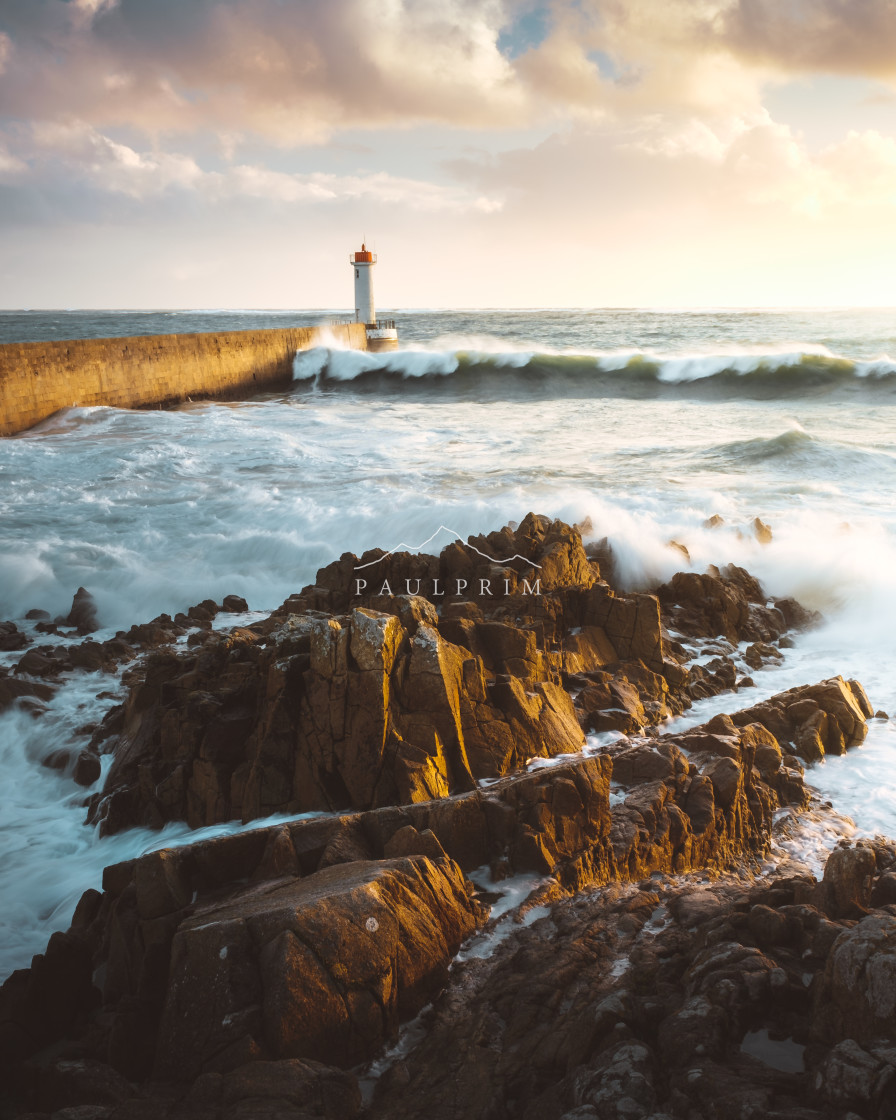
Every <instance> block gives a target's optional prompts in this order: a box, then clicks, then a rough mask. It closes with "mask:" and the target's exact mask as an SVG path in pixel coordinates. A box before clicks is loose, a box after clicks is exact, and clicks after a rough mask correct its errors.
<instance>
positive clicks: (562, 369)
mask: <svg viewBox="0 0 896 1120" xmlns="http://www.w3.org/2000/svg"><path fill="white" fill-rule="evenodd" d="M477 341H478V342H480V345H481V341H482V340H477ZM293 374H294V380H295V381H296V383H297V386H300V387H301V388H302V389H303V390H307V389H314V390H318V391H321V390H325V391H331V392H338V391H346V390H349V391H351V392H355V393H381V392H386V393H388V392H390V391H399V390H400V391H401V392H402V393H403V394H407V393H408V392H412V393H414V394H429V393H439V394H447V395H454V396H469V397H472V398H476V399H481V398H485V399H489V398H492V399H507V398H515V397H519V396H547V397H555V396H562V397H582V398H593V397H605V396H606V397H621V398H632V399H659V398H668V397H690V398H697V399H701V400H707V399H714V398H718V399H727V398H731V397H741V398H744V399H748V400H750V399H752V400H777V399H800V398H806V397H821V396H829V395H832V394H843V393H856V392H866V393H867V392H873V393H875V394H878V395H879V394H881V393H885V394H887V393H896V361H894V360H893V359H891V358H890V357H889V356H887V355H882V356H881V357H878V358H875V359H873V360H871V361H865V360H855V359H851V358H848V357H844V356H841V355H837V354H833V353H831V352H830V351H828V350H826V349H825V348H824V347H821V346H808V345H807V346H805V347H801V348H799V349H794V350H788V351H781V352H777V351H774V350H771V351H765V352H762V351H760V352H755V353H752V352H746V353H744V352H741V353H719V354H690V355H688V354H684V355H668V356H663V355H659V354H653V353H650V352H649V351H643V350H631V351H620V352H607V353H601V352H593V353H569V352H551V351H538V350H513V349H454V348H445V349H424V348H420V349H407V350H397V351H395V352H393V353H387V354H369V353H364V352H361V351H353V350H341V349H328V348H318V349H315V350H308V351H302V352H300V353H298V354H296V357H295V361H294V369H293Z"/></svg>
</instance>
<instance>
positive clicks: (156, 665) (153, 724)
mask: <svg viewBox="0 0 896 1120" xmlns="http://www.w3.org/2000/svg"><path fill="white" fill-rule="evenodd" d="M399 610H400V611H404V612H405V613H406V614H407V612H410V615H409V616H408V617H410V616H413V615H414V614H415V611H416V616H419V617H415V624H416V628H415V630H414V632H413V634H410V633H409V632H408V631H407V630H406V629H405V627H404V626H403V625H402V622H401V620H400V616H399V615H396V614H387V613H383V612H379V611H373V610H371V609H369V608H364V607H359V608H356V609H355V610H354V611H353V612H352V613H351V615H350V616H348V618H343V619H341V620H340V619H334V618H330V619H327V618H322V617H320V616H307V615H304V616H299V615H295V616H288V617H287V619H286V620H285V621H284V623H283V625H282V626H281V628H280V630H278V631H277V632H276V633H274V634H272V635H271V640H270V643H269V645H268V647H267V648H265V649H262V648H260V647H259V645H258V643H257V640H256V638H257V635H254V634H251V632H250V634H249V635H248V636H243V635H241V634H231V635H230V636H229V637H228V638H227V639H226V640H225V641H215V642H214V643H213V644H212V643H209V644H207V646H206V647H205V648H204V649H203V651H202V652H201V653H198V654H194V655H192V656H187V657H183V656H177V655H174V654H173V653H169V652H160V653H159V654H155V655H153V656H152V657H151V658H150V659H149V661H148V662H147V670H146V677H145V680H144V682H143V683H142V684H141V685H139V686H138V687H137V688H136V689H135V690H134V691H133V692H132V694H131V696H130V697H129V699H128V701H127V704H126V709H125V717H124V728H123V732H122V736H121V739H120V741H119V744H118V747H117V749H116V759H115V762H114V764H113V766H112V769H111V771H110V774H109V778H108V780H107V784H106V790H105V794H106V797H107V799H108V801H107V803H106V804H105V805H104V807H103V810H102V811H103V812H104V813H105V814H106V823H105V826H104V827H105V829H106V830H107V831H115V830H117V829H118V828H121V827H123V826H126V825H128V824H132V823H142V824H148V825H150V826H153V825H158V824H161V823H162V822H163V821H165V820H170V819H177V818H185V819H187V820H188V821H189V822H190V823H191V824H192V825H193V826H194V827H196V826H199V825H201V824H210V823H213V822H216V821H221V820H227V819H230V818H231V817H234V816H242V817H243V819H251V818H252V817H256V816H263V815H265V814H268V813H273V812H278V811H292V812H296V811H302V810H308V809H329V808H346V807H357V808H365V807H368V806H371V805H378V804H388V803H395V802H398V803H409V802H414V801H427V800H430V799H432V798H433V797H442V796H446V795H447V794H448V793H449V792H452V791H458V790H461V791H462V790H465V789H471V788H472V787H473V784H474V779H475V778H479V777H500V776H501V775H503V774H506V773H507V772H508V771H510V770H512V769H518V768H520V767H521V766H523V765H524V764H525V762H526V761H527V760H528V759H529V758H532V757H539V756H541V757H550V756H551V755H554V754H558V753H561V752H564V751H570V750H575V749H576V748H577V747H578V746H579V745H580V744H581V743H582V741H583V736H582V732H581V729H580V727H579V724H578V721H577V718H576V715H575V711H574V709H573V705H572V702H571V701H570V698H569V696H568V694H567V693H566V692H565V691H564V690H563V689H561V688H560V687H559V686H557V685H555V684H554V683H553V682H551V681H549V680H537V681H536V680H533V679H532V678H533V676H534V675H535V660H534V637H533V635H532V634H531V632H529V631H524V630H518V629H515V628H513V627H510V626H508V625H505V624H482V631H483V634H482V638H481V640H482V642H483V643H484V644H487V645H488V646H489V647H490V649H491V654H490V656H491V658H492V659H493V664H496V665H497V666H498V667H499V668H500V669H501V670H502V672H501V674H499V676H498V678H497V679H494V680H492V681H489V680H487V677H486V669H485V666H484V662H483V661H482V659H481V658H480V657H478V656H476V655H473V654H471V653H470V652H469V651H468V650H466V649H465V648H464V647H462V646H456V645H453V644H452V643H450V642H447V641H445V640H444V638H443V637H442V636H441V635H440V633H439V632H438V631H437V630H436V629H435V628H434V627H432V626H431V625H430V624H429V623H428V622H425V621H423V619H424V618H425V617H429V608H428V607H426V608H424V607H423V606H421V607H420V609H419V610H418V609H417V608H415V606H414V604H413V603H411V602H409V601H407V600H405V601H403V602H402V603H401V604H399ZM477 625H478V624H477ZM513 673H521V674H525V676H521V677H518V676H515V675H512V674H513ZM177 712H179V715H178V716H177V717H176V718H175V713H177ZM147 768H148V770H147ZM145 773H152V774H153V783H152V786H151V787H149V788H147V786H146V784H145V782H143V781H142V780H141V779H140V777H139V775H140V774H145Z"/></svg>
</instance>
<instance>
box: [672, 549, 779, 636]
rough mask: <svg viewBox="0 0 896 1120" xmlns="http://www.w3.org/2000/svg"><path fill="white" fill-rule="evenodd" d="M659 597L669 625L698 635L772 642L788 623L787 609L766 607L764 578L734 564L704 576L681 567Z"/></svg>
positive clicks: (690, 634) (683, 632)
mask: <svg viewBox="0 0 896 1120" xmlns="http://www.w3.org/2000/svg"><path fill="white" fill-rule="evenodd" d="M657 596H658V598H659V600H660V603H661V604H662V606H663V611H664V613H665V615H666V616H667V618H668V625H669V627H670V628H672V629H675V630H677V631H679V632H680V633H682V634H686V635H688V636H690V637H694V638H701V637H708V638H711V637H716V636H722V637H724V638H726V639H727V640H728V641H729V642H732V643H734V644H737V643H738V642H741V641H750V642H766V643H767V642H771V641H773V640H775V639H776V638H778V637H780V635H782V634H783V633H784V631H785V630H786V629H787V628H788V623H787V621H786V619H785V617H784V614H783V612H782V611H781V610H779V609H778V608H777V607H768V606H766V597H765V594H764V593H763V591H762V588H761V587H760V585H759V583H758V582H757V581H756V580H755V579H753V577H752V576H750V575H749V574H748V573H747V572H745V571H744V569H743V568H738V567H737V566H735V565H733V564H731V565H729V566H728V567H727V568H725V569H724V571H722V572H719V571H718V570H715V569H713V570H712V571H710V572H708V573H706V574H704V575H700V574H698V573H697V572H679V573H678V574H677V575H675V576H673V577H672V579H671V580H670V581H669V583H667V584H664V585H663V586H662V587H660V588H658V589H657Z"/></svg>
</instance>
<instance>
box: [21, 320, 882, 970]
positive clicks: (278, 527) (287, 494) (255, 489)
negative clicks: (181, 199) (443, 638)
mask: <svg viewBox="0 0 896 1120" xmlns="http://www.w3.org/2000/svg"><path fill="white" fill-rule="evenodd" d="M390 314H394V315H395V317H396V319H397V320H398V325H399V329H400V332H401V339H402V349H401V350H400V351H398V352H396V353H393V354H386V355H379V356H375V355H368V354H360V353H357V352H352V351H345V350H339V349H336V348H322V349H319V350H315V351H309V352H306V353H303V354H299V355H297V356H296V362H295V381H294V383H293V385H292V386H291V387H290V388H289V389H288V390H286V391H282V392H278V393H270V394H266V395H264V396H262V397H258V398H255V399H251V400H245V401H240V402H229V403H202V404H200V403H193V404H187V405H184V406H183V407H181V408H178V409H175V410H172V411H143V412H128V411H121V410H115V409H108V408H92V409H72V410H67V411H65V412H63V413H60V414H58V415H57V416H55V417H53V418H51V419H50V420H48V421H46V422H45V423H43V424H41V425H40V426H39V427H38V428H36V429H34V430H32V431H30V432H27V433H23V434H22V435H20V436H17V437H13V438H9V439H5V440H2V441H0V620H3V619H12V620H14V621H16V623H17V625H19V626H20V628H22V629H25V630H28V626H29V624H27V623H25V622H24V621H23V616H24V615H25V613H26V612H27V611H28V610H30V609H31V608H35V607H37V608H42V609H44V610H47V611H49V612H50V613H51V614H52V615H56V614H60V613H65V612H67V610H68V608H69V606H70V604H71V599H72V595H73V593H74V592H75V590H76V589H77V588H78V587H79V586H84V587H87V588H88V589H89V590H90V591H91V592H92V593H93V594H94V596H95V598H96V600H97V603H98V606H99V613H100V619H101V622H102V624H103V627H104V629H103V631H102V632H101V633H100V634H99V635H97V637H98V638H99V639H100V640H103V639H104V638H105V637H111V636H112V635H113V634H114V633H115V631H116V630H118V629H121V628H126V627H128V626H129V625H130V624H131V623H133V622H141V621H145V620H147V619H149V618H151V617H153V616H155V615H157V614H158V613H160V612H163V611H165V612H169V613H171V614H172V615H173V614H174V613H175V612H177V611H179V610H184V609H185V608H187V607H188V606H190V605H191V604H193V603H197V602H199V601H200V600H202V599H205V598H214V599H215V600H217V601H218V602H220V600H221V598H222V597H223V596H225V595H227V594H238V595H242V596H244V597H245V598H246V599H247V600H248V602H249V605H250V608H251V609H252V611H253V612H256V613H255V614H253V617H258V616H259V613H258V612H265V611H269V610H271V609H273V608H274V607H276V606H278V605H279V604H280V603H281V602H282V601H283V600H284V599H285V598H286V597H287V596H288V595H289V594H290V593H292V592H294V591H297V590H299V589H300V588H301V587H302V586H303V585H305V584H307V583H309V582H311V581H312V580H313V577H314V574H315V572H316V570H317V568H319V567H320V566H322V565H324V564H326V563H329V562H330V561H331V560H333V559H335V558H336V557H338V556H339V555H340V554H341V553H343V552H345V551H351V552H355V553H358V554H360V553H361V552H362V551H363V550H365V549H367V548H371V547H376V546H379V547H383V548H392V547H394V546H395V545H396V544H398V543H399V542H402V541H404V542H412V543H413V542H423V541H425V540H427V539H428V538H430V537H432V535H433V534H434V533H435V532H436V531H437V530H438V528H439V526H440V525H444V526H449V527H450V529H451V530H452V531H453V532H456V533H457V534H460V535H461V536H466V535H468V534H475V533H480V532H488V531H490V530H492V529H495V528H498V527H500V526H501V525H503V524H505V523H506V522H508V521H517V522H518V521H520V520H521V519H522V518H523V517H524V516H525V514H526V513H528V512H529V511H530V510H532V511H535V512H538V513H544V514H548V515H550V516H552V517H560V518H562V519H563V520H565V521H567V522H570V523H576V524H580V525H582V526H583V527H584V532H585V535H586V539H587V538H591V539H600V538H603V537H607V538H608V539H609V541H610V543H611V545H612V547H613V550H614V554H615V556H616V560H617V566H618V574H619V577H620V578H621V581H622V582H623V583H624V585H625V586H626V587H628V588H631V589H640V588H650V587H652V586H656V584H658V583H659V582H661V581H663V580H665V579H668V578H669V577H671V575H672V574H673V573H674V572H675V571H677V570H680V569H682V568H691V569H693V570H696V571H703V570H705V569H706V567H707V566H708V565H710V564H718V565H722V564H725V563H729V562H734V563H737V564H740V565H742V566H744V567H745V568H747V569H748V570H749V571H751V572H752V573H754V574H755V575H756V576H758V577H759V578H760V580H761V581H762V582H763V585H764V587H765V589H766V591H767V592H768V594H769V595H770V596H776V597H777V596H794V597H796V598H797V599H799V600H800V601H801V602H802V603H804V604H805V605H806V606H808V607H811V608H814V609H816V610H819V611H821V612H822V614H823V616H824V623H823V625H821V626H820V627H819V628H817V629H815V630H812V631H809V632H807V633H805V634H802V635H799V636H798V637H797V639H796V644H795V646H794V648H792V649H790V650H787V651H786V653H787V656H786V658H785V660H784V661H783V663H782V664H781V665H780V666H777V667H773V668H766V669H764V670H762V671H760V672H757V673H755V674H753V676H754V679H755V682H756V688H755V689H750V690H745V691H743V692H742V693H741V694H739V695H737V696H732V695H730V694H729V695H723V696H720V697H716V698H713V699H712V700H709V701H705V702H703V703H701V704H698V705H695V707H694V709H693V710H692V711H691V712H689V713H687V716H686V717H685V722H689V723H696V722H699V721H702V720H703V719H706V718H708V717H709V716H710V715H712V714H713V713H714V712H716V711H724V710H734V709H735V708H737V707H743V706H745V705H747V704H749V703H753V702H755V701H757V700H759V699H760V698H761V697H762V696H766V695H771V694H772V693H774V692H779V691H781V690H782V689H784V688H788V687H790V686H792V685H796V684H802V683H807V682H814V681H817V680H820V679H822V678H824V677H828V676H831V675H834V674H837V673H842V674H843V675H844V676H846V677H855V678H857V679H858V680H860V681H861V682H862V683H863V684H864V685H865V687H866V689H867V691H868V694H869V696H870V698H871V701H872V704H873V706H874V708H875V710H879V711H883V712H889V713H893V714H894V715H896V649H894V643H893V640H892V635H893V633H894V630H896V423H894V421H896V360H894V359H896V313H893V312H890V311H854V310H842V309H839V310H838V309H831V310H827V311H823V312H819V311H803V310H795V311H775V312H768V311H740V312H732V311H725V310H709V311H701V312H682V311H674V310H669V311H661V312H640V311H603V312H601V311H578V310H564V311H557V310H541V311H539V310H533V311H528V312H502V311H491V312H489V311H486V312H483V311H456V312H436V311H415V312H410V311H406V312H402V311H400V310H398V311H395V312H394V313H392V312H390ZM317 318H318V317H316V316H313V315H310V314H304V315H303V314H297V313H292V312H289V313H287V312H254V311H234V312H220V313H214V312H169V311H160V312H76V311H72V312H53V313H46V312H41V313H38V312H30V313H25V312H20V313H0V341H23V340H27V339H37V338H66V337H90V336H93V337H104V336H108V335H119V336H121V335H129V334H141V333H157V332H172V331H178V332H185V331H189V330H214V329H221V330H224V329H239V328H246V329H248V328H258V327H264V326H271V327H276V326H285V325H292V324H296V325H303V324H305V323H309V322H314V321H316V319H317ZM891 355H892V356H893V357H891ZM714 515H718V516H719V517H721V518H722V519H723V523H722V525H721V526H720V527H716V528H710V527H707V526H706V525H705V522H706V521H707V520H708V519H709V518H711V517H713V516H714ZM755 517H760V518H761V519H762V520H763V521H764V522H766V523H767V524H768V525H769V526H770V527H771V530H772V540H771V542H770V543H767V544H761V543H760V542H759V541H758V540H757V539H756V536H755V534H754V533H753V532H752V530H751V528H750V525H751V522H752V521H753V519H754V518H755ZM450 539H451V534H450V533H445V532H443V533H442V534H441V535H437V536H436V537H435V539H433V540H432V542H431V544H430V545H428V546H427V550H428V551H438V550H439V549H440V548H441V547H443V546H444V545H445V544H447V543H448V541H449V540H450ZM671 541H675V542H678V543H680V544H682V545H684V546H685V547H686V548H687V550H688V552H689V555H690V561H689V562H688V561H686V560H685V559H684V557H683V555H682V553H681V551H680V550H679V549H678V548H676V547H674V546H673V545H671V544H670V542H671ZM231 621H233V622H236V621H239V620H238V619H236V618H234V619H232V620H231ZM54 640H55V639H54ZM20 656H21V654H20V653H15V654H0V664H5V665H12V664H14V663H15V662H16V661H17V660H18V658H19V657H20ZM123 695H124V691H123V686H122V685H121V684H120V683H116V682H115V681H114V680H112V679H110V678H109V677H108V676H107V675H99V674H86V673H77V674H72V675H71V677H70V679H69V680H68V681H67V683H66V684H65V685H64V687H63V688H61V689H60V691H59V692H58V694H57V695H56V696H55V697H54V699H53V700H51V701H50V702H49V704H48V707H47V711H46V712H45V713H44V714H42V715H40V716H39V717H37V718H35V717H34V716H33V715H32V714H30V713H29V712H26V711H22V710H9V711H7V712H5V713H2V714H0V764H2V773H3V777H4V796H3V802H2V809H0V899H2V900H3V905H2V906H0V975H5V974H6V973H8V972H9V971H10V970H11V969H13V968H16V967H21V966H24V965H27V964H28V961H29V959H30V956H31V954H32V953H34V952H38V951H40V950H41V949H42V947H43V945H44V944H45V942H46V939H47V936H48V935H49V933H50V932H51V931H52V930H54V929H57V928H64V927H65V926H66V925H67V923H68V920H69V918H70V916H71V911H72V908H73V906H74V903H75V902H76V901H77V898H78V897H79V896H80V894H81V892H82V891H83V890H84V889H86V888H87V887H91V886H94V887H98V886H99V885H100V880H101V874H102V868H103V867H104V866H106V865H108V864H112V863H115V862H117V861H119V860H122V859H126V858H130V857H131V856H134V855H136V854H138V853H139V852H141V851H145V850H147V849H149V848H151V847H158V846H164V845H166V844H172V843H183V842H185V841H186V840H187V839H190V838H194V837H195V836H196V835H197V834H196V833H193V834H190V833H189V832H188V830H187V829H186V827H185V826H172V827H169V828H168V829H167V830H166V831H165V832H164V833H150V832H147V831H145V830H134V831H132V832H128V833H124V834H122V835H119V836H115V837H110V838H106V839H103V840H100V839H98V837H97V835H96V833H95V831H94V830H93V829H92V828H88V827H87V826H86V825H84V823H83V821H84V816H85V810H84V807H83V802H84V798H85V791H84V790H83V789H81V788H80V787H78V786H76V785H75V784H74V783H73V781H72V780H71V778H70V777H68V776H67V775H66V774H65V773H60V772H57V771H52V770H49V769H47V768H45V767H43V766H41V765H40V763H41V760H42V759H46V758H47V757H48V756H49V755H50V754H51V753H52V752H53V751H54V750H56V749H58V748H59V747H60V746H61V745H64V744H66V743H71V742H73V741H80V740H78V736H79V734H82V733H83V732H82V729H83V728H84V727H85V726H87V725H89V724H92V723H95V722H97V721H98V720H99V719H101V718H102V716H103V714H104V713H105V712H106V711H107V710H108V709H109V707H110V706H111V705H113V704H114V703H115V702H116V699H120V698H121V697H122V696H123ZM894 761H896V734H894V725H893V723H892V722H891V721H890V720H889V719H888V718H883V717H881V718H878V719H875V720H872V721H871V723H870V731H869V736H868V739H867V740H866V742H865V744H864V745H863V746H862V747H861V748H859V749H857V750H853V751H850V752H849V753H848V754H847V755H846V756H844V757H843V758H832V759H829V760H827V761H826V762H825V763H824V764H823V765H820V766H816V767H814V768H813V769H811V770H810V771H808V772H807V778H808V780H809V782H810V783H811V784H812V785H813V786H814V787H815V788H816V789H817V790H818V791H819V792H820V793H821V794H822V796H823V797H825V798H827V799H829V800H830V801H831V802H832V804H833V806H834V807H835V808H836V809H837V810H838V811H839V812H840V813H842V814H845V815H847V816H849V817H850V818H852V820H853V821H854V824H855V829H856V831H857V832H858V833H859V834H862V835H868V834H873V833H875V832H883V833H887V834H889V835H891V836H896V766H894ZM88 793H89V791H88ZM255 823H256V825H257V823H258V822H255ZM236 827H238V826H237V825H232V826H223V828H219V829H217V830H204V832H203V835H208V834H211V833H213V832H216V831H217V832H220V831H223V830H224V829H226V828H236Z"/></svg>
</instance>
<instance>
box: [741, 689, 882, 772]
mask: <svg viewBox="0 0 896 1120" xmlns="http://www.w3.org/2000/svg"><path fill="white" fill-rule="evenodd" d="M872 711H873V709H872V707H871V704H870V702H869V700H868V697H867V695H866V694H865V690H864V689H863V688H862V686H861V685H860V684H859V683H858V681H845V680H844V679H843V678H842V677H832V678H831V679H830V680H827V681H821V682H820V683H819V684H814V685H801V686H800V687H798V688H791V689H788V690H787V692H780V693H778V694H777V695H776V696H773V697H771V699H769V700H765V701H763V702H762V703H761V704H756V705H754V706H753V707H751V708H745V709H743V710H741V711H739V712H737V713H735V714H734V716H733V719H734V721H735V723H736V724H738V726H741V727H742V726H744V725H745V724H747V723H761V724H762V725H763V726H764V727H767V728H768V730H769V731H771V733H772V734H773V735H774V736H775V737H776V738H777V739H778V741H779V742H781V743H788V744H791V745H792V746H793V749H794V751H795V753H796V754H798V755H799V756H800V757H801V758H803V759H804V760H805V761H806V762H815V761H817V760H818V759H820V758H823V757H824V755H825V754H843V753H844V752H845V751H846V750H847V748H848V747H854V746H858V744H859V743H861V742H863V741H864V739H865V736H866V735H867V734H868V728H867V726H866V723H865V721H866V719H868V718H870V717H871V715H872Z"/></svg>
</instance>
